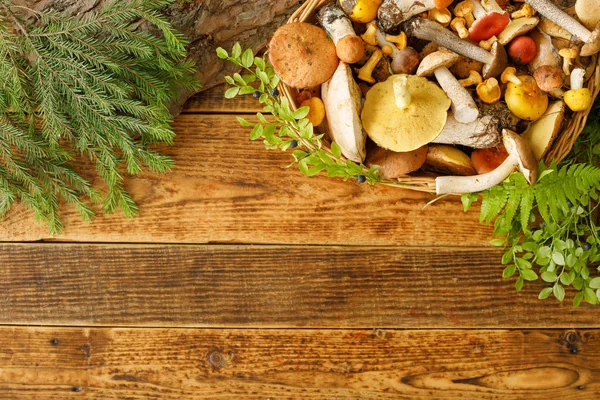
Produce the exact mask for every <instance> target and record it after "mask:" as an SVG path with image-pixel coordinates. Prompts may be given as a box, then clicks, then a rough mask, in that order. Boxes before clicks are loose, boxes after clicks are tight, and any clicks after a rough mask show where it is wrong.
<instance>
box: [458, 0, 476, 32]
mask: <svg viewBox="0 0 600 400" xmlns="http://www.w3.org/2000/svg"><path fill="white" fill-rule="evenodd" d="M474 9H475V7H474V6H473V3H471V1H469V0H465V1H461V2H460V3H458V4H457V5H455V6H454V15H456V16H457V17H461V18H464V19H465V21H466V23H467V26H468V27H469V28H470V27H471V26H472V25H473V22H475V17H474V16H473V10H474Z"/></svg>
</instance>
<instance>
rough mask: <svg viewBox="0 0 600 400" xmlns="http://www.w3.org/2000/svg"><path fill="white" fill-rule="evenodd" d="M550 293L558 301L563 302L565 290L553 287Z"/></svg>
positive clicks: (558, 286) (557, 286)
mask: <svg viewBox="0 0 600 400" xmlns="http://www.w3.org/2000/svg"><path fill="white" fill-rule="evenodd" d="M552 293H554V297H556V299H557V300H558V301H563V300H564V299H565V288H564V287H562V286H561V285H554V289H553V290H552Z"/></svg>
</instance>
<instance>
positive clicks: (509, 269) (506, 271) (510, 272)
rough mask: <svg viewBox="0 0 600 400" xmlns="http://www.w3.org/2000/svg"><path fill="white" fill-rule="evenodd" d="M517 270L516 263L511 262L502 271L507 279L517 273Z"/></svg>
mask: <svg viewBox="0 0 600 400" xmlns="http://www.w3.org/2000/svg"><path fill="white" fill-rule="evenodd" d="M516 271H517V266H516V265H514V264H511V265H509V266H508V267H506V268H504V271H502V277H503V278H505V279H506V278H510V277H511V276H513V275H514V274H515V272H516Z"/></svg>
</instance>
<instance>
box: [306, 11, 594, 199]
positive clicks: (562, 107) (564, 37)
mask: <svg viewBox="0 0 600 400" xmlns="http://www.w3.org/2000/svg"><path fill="white" fill-rule="evenodd" d="M317 21H318V24H319V25H320V26H321V27H322V28H323V29H324V30H325V31H326V32H327V34H328V36H329V37H330V38H331V40H332V42H333V44H335V46H336V53H337V56H338V58H339V65H338V68H337V69H336V70H335V72H334V73H333V75H332V76H330V78H329V80H327V81H326V82H325V83H323V84H322V85H321V87H320V90H319V87H317V88H298V89H299V91H298V99H297V100H298V101H297V103H298V104H300V103H302V104H303V105H309V106H310V107H311V112H312V107H313V106H314V107H320V108H319V110H320V111H319V112H317V113H316V114H313V113H311V116H312V115H319V116H320V118H316V117H315V118H316V119H314V120H313V119H311V122H314V123H315V125H319V124H320V126H319V129H321V130H322V131H324V132H327V133H328V134H329V136H330V138H331V139H332V140H333V141H335V142H336V143H338V144H339V145H340V147H341V149H342V153H343V155H344V156H345V157H347V158H349V159H351V160H353V161H356V162H364V163H365V164H367V165H375V164H376V165H380V166H381V169H380V171H382V173H383V175H384V177H385V178H386V179H398V178H401V177H402V176H403V175H406V174H410V173H412V172H415V171H417V170H420V171H431V172H437V173H438V174H442V175H441V176H439V177H438V178H437V179H436V186H437V188H436V190H437V192H438V194H444V193H465V192H475V191H480V190H484V189H486V188H489V187H491V186H493V185H496V184H498V183H500V182H502V181H503V180H504V179H505V178H506V177H507V176H508V175H509V174H510V173H511V172H512V171H514V170H517V169H518V170H520V171H521V172H523V173H524V174H525V176H526V177H527V179H528V181H529V182H531V183H533V182H534V181H535V179H536V171H537V167H536V166H537V161H538V160H540V159H541V158H543V157H544V155H545V154H546V152H547V151H548V150H549V148H550V147H551V145H552V141H553V140H554V139H555V138H556V136H557V133H558V132H559V131H560V129H561V127H562V123H563V121H564V120H567V118H568V114H569V113H575V112H585V111H586V110H587V109H589V107H590V106H591V103H592V101H593V98H592V93H591V92H590V90H589V89H588V88H587V87H586V84H587V81H588V80H589V78H590V76H591V75H592V73H593V71H594V68H595V65H596V62H597V58H596V57H597V55H596V53H598V52H599V51H600V4H597V1H596V0H577V1H576V3H575V6H574V7H573V8H571V9H569V10H563V9H561V8H560V7H559V6H557V5H556V4H555V3H554V2H553V1H552V0H511V1H508V0H504V1H501V2H496V1H495V0H462V1H459V0H456V1H453V0H419V1H416V0H337V1H332V2H330V3H328V4H327V5H326V6H324V7H322V8H321V9H320V10H319V11H318V13H317ZM319 93H320V94H319ZM323 109H324V111H325V119H323V115H322V113H323V112H322V110H323ZM311 118H312V117H311ZM321 121H323V122H322V123H321ZM518 132H520V133H521V134H519V133H518ZM453 175H457V176H453ZM459 176H461V177H459Z"/></svg>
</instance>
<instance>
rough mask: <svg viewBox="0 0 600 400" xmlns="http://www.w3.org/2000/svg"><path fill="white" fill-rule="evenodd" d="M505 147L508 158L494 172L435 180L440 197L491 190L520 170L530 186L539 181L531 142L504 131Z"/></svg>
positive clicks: (444, 177) (441, 177)
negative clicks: (442, 195)
mask: <svg viewBox="0 0 600 400" xmlns="http://www.w3.org/2000/svg"><path fill="white" fill-rule="evenodd" d="M502 140H503V142H504V147H506V151H507V152H508V157H507V158H506V160H504V162H503V163H502V164H500V166H498V167H497V168H496V169H494V170H493V171H490V172H488V173H485V174H481V175H473V176H440V177H437V178H436V179H435V190H436V193H437V194H438V195H441V194H448V193H475V192H481V191H483V190H486V189H489V188H491V187H493V186H495V185H498V184H499V183H501V182H502V181H504V180H505V179H506V178H507V177H508V176H509V175H510V174H511V173H512V172H513V171H514V170H515V168H518V169H519V171H520V172H521V173H523V175H524V176H525V179H527V181H528V182H529V183H530V184H533V183H534V182H535V181H536V179H537V161H536V158H535V155H534V154H533V150H531V147H530V145H529V142H528V141H527V140H526V139H524V138H522V137H521V136H519V135H518V134H517V133H515V132H513V131H510V130H508V129H504V130H503V131H502Z"/></svg>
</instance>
